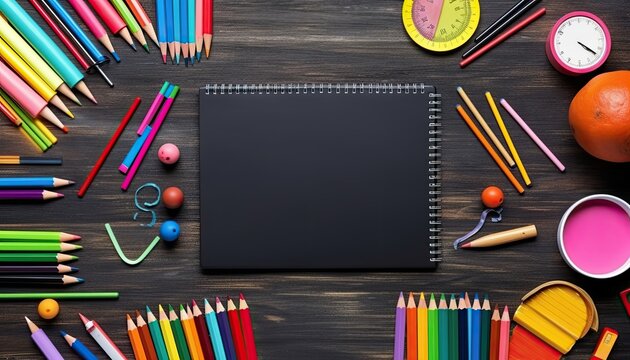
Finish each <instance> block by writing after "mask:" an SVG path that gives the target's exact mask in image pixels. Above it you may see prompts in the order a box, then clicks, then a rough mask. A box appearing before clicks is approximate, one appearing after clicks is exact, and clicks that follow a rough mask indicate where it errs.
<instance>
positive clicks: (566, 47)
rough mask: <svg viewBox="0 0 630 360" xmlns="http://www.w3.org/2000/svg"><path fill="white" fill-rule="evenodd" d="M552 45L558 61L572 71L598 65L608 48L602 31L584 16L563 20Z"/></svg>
mask: <svg viewBox="0 0 630 360" xmlns="http://www.w3.org/2000/svg"><path fill="white" fill-rule="evenodd" d="M553 43H554V51H555V52H556V54H557V55H558V57H559V58H560V61H562V62H563V63H564V64H565V65H566V66H569V67H571V68H574V69H584V68H588V67H591V66H593V65H595V64H597V63H599V62H600V61H601V60H602V57H603V56H604V54H605V52H606V48H607V47H608V46H609V44H607V43H606V34H605V33H604V29H602V27H601V26H600V25H599V24H598V23H597V22H595V21H594V20H592V19H590V18H588V17H585V16H576V17H572V18H569V19H567V20H565V21H564V22H563V23H562V24H561V25H560V27H558V31H556V34H555V36H554V39H553Z"/></svg>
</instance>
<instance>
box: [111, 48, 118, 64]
mask: <svg viewBox="0 0 630 360" xmlns="http://www.w3.org/2000/svg"><path fill="white" fill-rule="evenodd" d="M112 57H113V58H114V60H115V61H116V62H117V63H119V62H120V56H118V53H117V52H115V51H112Z"/></svg>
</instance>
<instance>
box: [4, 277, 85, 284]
mask: <svg viewBox="0 0 630 360" xmlns="http://www.w3.org/2000/svg"><path fill="white" fill-rule="evenodd" d="M84 281H85V280H83V279H82V278H78V277H75V276H69V275H61V276H59V275H0V284H7V285H29V286H30V285H72V284H81V283H83V282H84Z"/></svg>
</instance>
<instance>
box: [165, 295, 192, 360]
mask: <svg viewBox="0 0 630 360" xmlns="http://www.w3.org/2000/svg"><path fill="white" fill-rule="evenodd" d="M168 319H169V320H170V321H171V328H172V329H173V335H174V336H175V345H177V353H178V354H179V358H180V359H182V360H191V359H190V353H189V352H188V344H186V337H185V336H184V328H183V327H182V322H181V321H180V320H179V318H178V317H177V314H176V313H175V309H173V307H172V306H171V305H170V304H169V305H168Z"/></svg>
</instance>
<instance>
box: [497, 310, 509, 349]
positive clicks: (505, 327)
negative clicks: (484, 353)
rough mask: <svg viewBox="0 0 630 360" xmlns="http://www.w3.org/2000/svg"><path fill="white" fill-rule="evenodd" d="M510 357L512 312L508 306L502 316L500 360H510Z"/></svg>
mask: <svg viewBox="0 0 630 360" xmlns="http://www.w3.org/2000/svg"><path fill="white" fill-rule="evenodd" d="M509 355H510V312H509V311H508V307H507V305H506V306H505V308H504V309H503V315H502V316H501V330H500V332H499V360H508V358H509Z"/></svg>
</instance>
